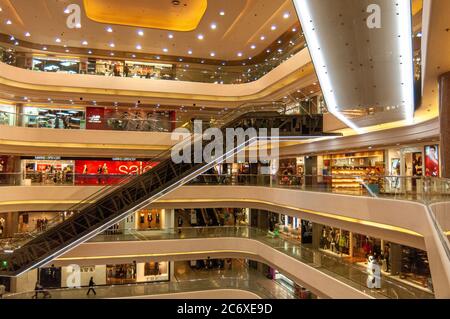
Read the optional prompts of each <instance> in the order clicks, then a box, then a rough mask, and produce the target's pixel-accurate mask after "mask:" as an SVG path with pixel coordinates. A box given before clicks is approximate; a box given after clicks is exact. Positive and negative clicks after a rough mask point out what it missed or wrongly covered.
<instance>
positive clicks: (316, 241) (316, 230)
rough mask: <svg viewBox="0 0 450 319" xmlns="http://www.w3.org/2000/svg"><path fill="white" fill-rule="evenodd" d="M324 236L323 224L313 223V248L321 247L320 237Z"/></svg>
mask: <svg viewBox="0 0 450 319" xmlns="http://www.w3.org/2000/svg"><path fill="white" fill-rule="evenodd" d="M321 236H322V225H320V224H316V223H313V235H312V248H314V249H319V248H320V237H321Z"/></svg>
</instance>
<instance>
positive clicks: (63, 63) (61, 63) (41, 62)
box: [33, 57, 80, 74]
mask: <svg viewBox="0 0 450 319" xmlns="http://www.w3.org/2000/svg"><path fill="white" fill-rule="evenodd" d="M33 70H34V71H41V72H59V73H69V74H77V73H80V62H79V61H77V60H68V59H57V58H53V59H51V58H49V59H45V58H36V57H35V58H33Z"/></svg>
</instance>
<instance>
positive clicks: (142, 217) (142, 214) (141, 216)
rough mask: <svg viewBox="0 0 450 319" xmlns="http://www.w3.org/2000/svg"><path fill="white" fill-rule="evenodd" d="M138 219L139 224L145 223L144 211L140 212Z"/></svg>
mask: <svg viewBox="0 0 450 319" xmlns="http://www.w3.org/2000/svg"><path fill="white" fill-rule="evenodd" d="M139 221H140V223H141V224H143V223H145V215H144V213H141V214H140V216H139Z"/></svg>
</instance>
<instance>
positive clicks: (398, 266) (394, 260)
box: [389, 243, 402, 275]
mask: <svg viewBox="0 0 450 319" xmlns="http://www.w3.org/2000/svg"><path fill="white" fill-rule="evenodd" d="M389 258H390V259H391V274H393V275H398V274H400V272H401V271H402V246H401V245H399V244H394V243H391V250H390V257H389Z"/></svg>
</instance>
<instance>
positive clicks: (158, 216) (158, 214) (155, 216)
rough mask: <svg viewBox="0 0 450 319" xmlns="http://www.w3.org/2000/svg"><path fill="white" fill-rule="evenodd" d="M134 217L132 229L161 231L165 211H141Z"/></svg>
mask: <svg viewBox="0 0 450 319" xmlns="http://www.w3.org/2000/svg"><path fill="white" fill-rule="evenodd" d="M135 216H136V217H135V218H134V219H133V221H135V224H134V229H137V230H157V229H163V227H164V225H165V220H164V219H165V211H164V210H162V209H142V210H140V211H137V212H136V213H135ZM133 221H130V222H133Z"/></svg>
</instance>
